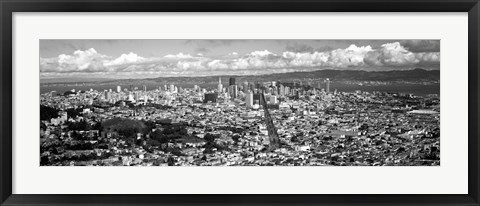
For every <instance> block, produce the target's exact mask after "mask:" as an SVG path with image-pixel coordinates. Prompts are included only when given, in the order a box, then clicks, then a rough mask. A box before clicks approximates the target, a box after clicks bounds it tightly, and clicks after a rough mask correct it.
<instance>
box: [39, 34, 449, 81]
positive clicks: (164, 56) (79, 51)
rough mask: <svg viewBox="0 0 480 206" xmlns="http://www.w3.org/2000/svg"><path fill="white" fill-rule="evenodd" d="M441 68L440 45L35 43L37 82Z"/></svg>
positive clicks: (381, 42)
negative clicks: (49, 80)
mask: <svg viewBox="0 0 480 206" xmlns="http://www.w3.org/2000/svg"><path fill="white" fill-rule="evenodd" d="M413 68H424V69H439V68H440V41H439V40H40V77H41V78H42V79H55V78H91V77H98V78H152V77H162V76H163V77H165V76H208V75H241V74H268V73H280V72H291V71H311V70H319V69H344V70H345V69H350V70H368V71H380V70H405V69H413Z"/></svg>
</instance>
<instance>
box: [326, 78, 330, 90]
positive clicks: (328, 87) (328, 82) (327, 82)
mask: <svg viewBox="0 0 480 206" xmlns="http://www.w3.org/2000/svg"><path fill="white" fill-rule="evenodd" d="M325 90H326V92H327V93H330V79H329V78H327V79H326V80H325Z"/></svg>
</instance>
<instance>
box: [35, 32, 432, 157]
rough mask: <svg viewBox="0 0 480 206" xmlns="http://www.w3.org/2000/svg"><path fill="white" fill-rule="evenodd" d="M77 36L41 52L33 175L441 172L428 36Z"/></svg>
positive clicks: (43, 45)
mask: <svg viewBox="0 0 480 206" xmlns="http://www.w3.org/2000/svg"><path fill="white" fill-rule="evenodd" d="M62 41H63V40H62ZM82 41H83V40H75V41H73V40H66V42H70V43H71V44H70V47H71V48H68V49H67V48H66V47H67V46H66V45H65V42H63V43H61V42H60V43H59V42H57V41H56V40H51V41H49V42H45V43H44V44H42V46H41V51H43V52H44V54H42V55H41V56H43V55H52V54H58V53H61V54H59V55H58V56H57V57H54V58H47V57H40V62H41V64H40V68H41V76H40V78H41V79H40V80H41V81H40V82H41V83H40V154H39V155H40V166H440V69H439V68H440V51H439V49H440V48H439V46H440V45H439V43H440V42H439V41H435V40H415V41H412V40H398V41H389V40H318V41H314V40H221V41H220V40H215V41H213V40H189V41H180V40H155V41H156V43H155V44H154V40H141V41H140V40H137V41H136V40H110V41H106V40H101V41H99V40H85V41H83V43H82ZM158 42H163V43H165V44H164V46H165V47H164V48H163V49H159V50H158V51H156V52H152V53H150V54H146V53H148V51H149V50H152V48H153V49H155V48H156V46H158V44H157V43H158ZM132 43H137V45H130V44H132ZM146 43H152V44H151V45H148V46H147V45H146ZM57 44H58V45H57ZM91 44H93V45H91ZM59 45H63V46H59ZM192 45H194V46H192ZM81 46H86V47H90V46H92V48H91V49H87V50H76V51H74V52H73V55H71V54H64V53H63V52H65V51H66V50H69V49H70V50H72V49H75V48H77V47H81ZM144 46H145V47H144ZM94 47H96V48H102V49H101V50H100V49H99V51H97V50H96V49H93V48H94ZM334 47H335V48H334ZM62 48H63V49H62ZM125 48H130V50H133V49H134V48H143V49H139V50H136V51H135V52H136V53H133V52H131V53H128V54H125V53H123V52H124V51H125ZM202 48H203V49H202ZM258 48H263V49H265V48H267V49H265V50H258ZM175 49H176V50H180V51H182V52H181V53H177V54H171V53H170V52H171V51H174V50H175ZM200 49H202V51H203V53H201V54H199V53H197V54H190V53H191V52H192V51H197V50H200ZM233 49H235V50H233ZM252 50H253V51H252ZM232 51H236V52H235V53H229V54H228V55H224V54H225V53H226V52H232ZM237 51H238V52H237ZM145 52H146V53H145ZM162 52H163V53H162ZM240 52H241V53H240ZM115 54H117V55H118V54H120V57H118V58H115V57H114V55H115ZM162 55H163V56H162ZM158 56H161V57H158ZM185 65H189V66H187V67H185ZM142 72H143V73H142ZM162 72H163V73H162ZM159 74H163V75H161V76H158V75H159ZM42 75H43V76H42ZM49 75H53V76H50V77H51V78H53V80H52V81H50V82H45V81H42V78H45V77H46V76H49ZM56 75H57V76H56ZM69 75H71V76H74V77H75V78H79V79H81V78H84V79H85V80H87V81H64V82H62V79H63V78H65V76H69ZM83 75H87V76H86V77H84V76H83ZM122 75H126V77H128V78H122V79H117V78H119V77H122ZM142 75H147V77H148V78H143V79H138V78H141V77H142ZM170 75H171V76H170ZM183 75H186V76H183ZM192 76H193V77H192ZM95 78H106V80H105V79H103V80H98V81H90V80H89V79H95ZM112 79H113V80H112ZM43 80H44V79H43Z"/></svg>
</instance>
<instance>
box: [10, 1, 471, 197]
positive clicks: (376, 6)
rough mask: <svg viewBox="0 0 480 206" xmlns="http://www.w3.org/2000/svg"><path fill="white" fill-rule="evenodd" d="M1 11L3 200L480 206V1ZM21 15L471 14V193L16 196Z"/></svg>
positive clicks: (30, 4) (99, 5)
mask: <svg viewBox="0 0 480 206" xmlns="http://www.w3.org/2000/svg"><path fill="white" fill-rule="evenodd" d="M0 12H1V13H0V16H1V17H0V19H1V32H0V47H1V51H0V54H1V55H0V63H1V66H2V68H1V70H0V77H1V84H0V85H1V86H0V87H1V89H0V100H1V101H0V116H1V118H0V121H1V122H0V123H1V124H0V148H1V149H0V150H1V152H0V161H1V162H0V172H1V175H0V197H1V199H0V202H1V205H227V204H232V205H452V206H453V205H480V200H479V196H480V195H479V188H478V187H479V160H480V158H479V152H478V149H479V148H480V144H479V141H478V139H479V136H478V135H479V129H480V127H479V124H478V116H479V114H478V108H479V105H478V101H479V95H478V93H479V84H478V80H479V79H480V76H479V72H478V69H479V59H480V58H479V53H478V49H479V42H480V41H479V12H480V6H479V3H478V0H382V1H379V0H336V1H332V0H255V1H253V0H229V1H225V0H224V1H222V0H138V1H135V0H0ZM13 12H468V75H469V77H468V94H469V97H468V110H469V114H468V128H469V130H468V164H469V167H468V182H469V184H468V194H465V195H454V194H446V195H440V194H439V195H423V194H402V195H373V194H372V195H350V194H342V195H260V194H258V195H253V194H249V195H215V194H211V195H190V194H183V195H101V194H82V195H81V194H78V195H55V194H53V195H36V194H12V138H14V137H13V136H12V70H13V68H12V14H13ZM445 178H449V177H445ZM257 186H258V185H257ZM320 186H321V185H320ZM247 192H248V191H247Z"/></svg>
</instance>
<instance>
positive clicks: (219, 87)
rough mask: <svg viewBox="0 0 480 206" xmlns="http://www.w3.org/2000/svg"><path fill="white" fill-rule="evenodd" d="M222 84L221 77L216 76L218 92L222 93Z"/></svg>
mask: <svg viewBox="0 0 480 206" xmlns="http://www.w3.org/2000/svg"><path fill="white" fill-rule="evenodd" d="M222 90H223V85H222V78H221V77H218V93H222Z"/></svg>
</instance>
